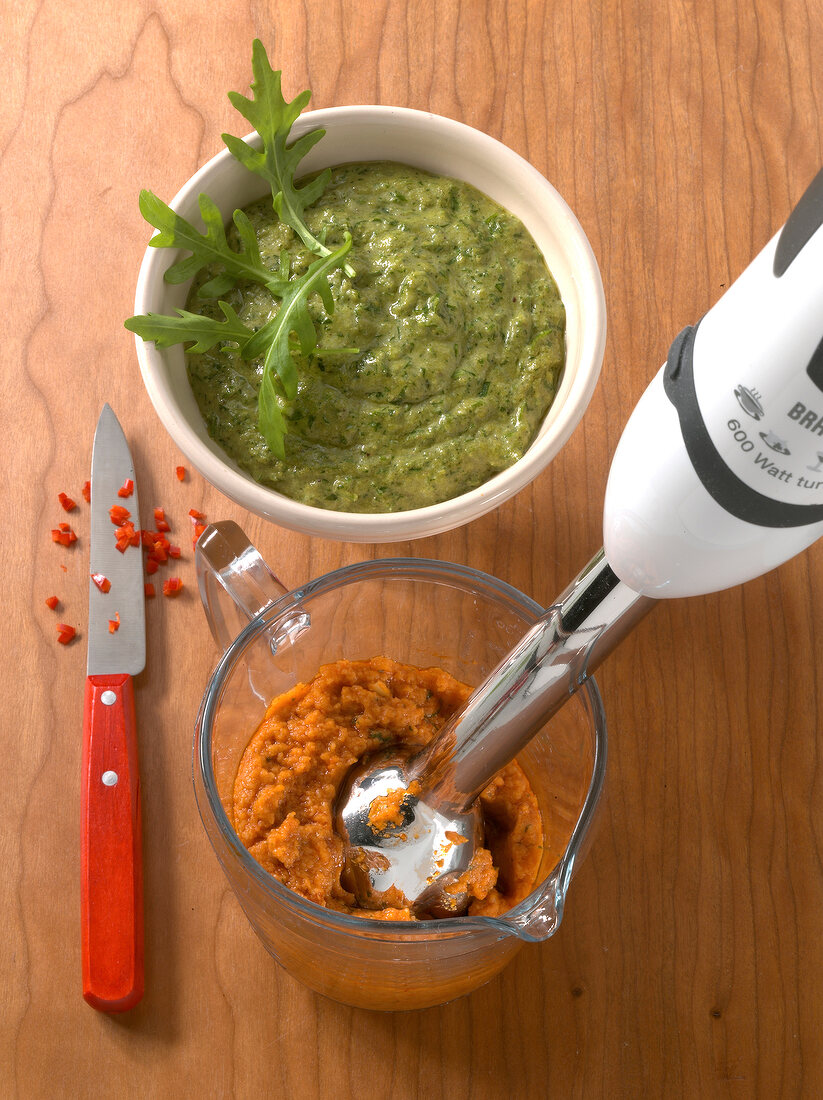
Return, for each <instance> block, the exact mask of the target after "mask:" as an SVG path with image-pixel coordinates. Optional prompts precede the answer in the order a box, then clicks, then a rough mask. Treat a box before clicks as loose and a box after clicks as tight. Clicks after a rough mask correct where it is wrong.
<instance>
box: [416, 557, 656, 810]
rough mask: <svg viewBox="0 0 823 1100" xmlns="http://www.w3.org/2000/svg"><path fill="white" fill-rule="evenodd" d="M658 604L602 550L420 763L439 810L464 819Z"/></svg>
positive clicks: (419, 773) (421, 777) (428, 794)
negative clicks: (620, 575)
mask: <svg viewBox="0 0 823 1100" xmlns="http://www.w3.org/2000/svg"><path fill="white" fill-rule="evenodd" d="M655 603H656V601H655V600H653V599H651V598H650V597H648V596H641V595H639V594H638V593H637V592H635V591H634V590H633V589H631V588H629V587H628V585H626V584H624V583H623V582H622V581H621V580H619V579H618V577H617V576H616V575H615V573H614V572H613V571H612V569H611V567H610V566H609V563H608V562H607V561H606V557H605V554H604V552H603V551H602V550H600V551H599V552H598V553H597V554H596V555H595V556H594V558H592V560H591V561H590V562H589V564H588V565H587V566H586V567H585V569H583V570H582V572H581V573H579V574H578V576H577V577H576V578H575V580H574V581H572V583H571V584H570V585H569V587H568V588H567V589H566V591H565V592H564V593H563V594H562V595H561V596H560V597H559V599H558V600H557V602H556V603H555V604H553V605H552V606H551V607H550V608H549V609H548V611H547V612H546V614H545V615H544V616H543V617H542V618H541V619H540V620H539V621H538V622H537V623H535V625H534V626H533V627H532V629H531V630H530V631H529V632H528V634H526V635H525V637H524V638H523V639H522V640H521V641H520V642H519V643H518V644H517V646H515V648H514V649H513V650H512V651H511V652H510V653H509V654H507V656H506V657H504V659H503V660H502V661H501V663H500V664H499V665H498V666H497V668H496V669H494V671H493V672H491V673H490V675H489V676H488V677H487V678H486V680H485V681H484V682H483V683H482V684H481V685H480V687H479V688H477V690H476V691H475V692H474V694H473V695H472V696H471V698H470V699H469V701H468V703H467V704H466V706H465V707H464V709H463V710H462V711H461V712H460V713H459V714H457V715H455V717H454V718H453V719H452V720H451V721H450V722H449V723H448V724H447V725H446V726H444V727H443V729H442V730H441V732H440V734H439V735H438V736H437V737H436V738H435V740H434V741H432V742H431V743H430V744H429V745H428V746H427V748H426V749H425V750H424V751H423V752H421V753H420V754H419V755H418V756H417V757H416V759H415V761H414V762H413V765H412V769H411V778H413V779H416V780H417V781H418V782H419V783H420V785H421V788H422V789H423V792H424V797H425V801H426V802H427V803H428V804H429V805H430V806H432V807H433V808H435V809H440V810H442V812H444V813H446V814H447V815H448V814H449V813H454V812H463V811H465V810H466V809H467V808H468V806H470V805H471V803H472V802H473V801H474V799H475V798H476V797H477V795H478V794H479V793H480V792H481V791H482V790H483V788H484V787H485V786H486V785H487V784H488V783H489V781H490V780H491V779H492V778H493V776H495V775H496V774H497V772H499V771H500V769H501V768H502V767H504V766H505V765H506V764H508V763H509V761H510V760H513V759H514V757H515V756H516V755H517V753H518V752H520V750H521V749H522V748H523V747H524V745H526V744H527V743H528V742H529V741H530V740H531V738H532V737H533V736H534V735H535V734H536V733H537V732H538V730H539V729H541V727H542V726H544V725H545V724H546V722H547V721H548V719H549V718H550V717H551V716H552V714H554V713H555V711H557V710H559V708H560V707H561V706H562V705H563V703H565V702H566V700H567V699H568V698H569V696H570V695H571V694H573V693H574V692H575V691H576V690H577V688H578V686H579V685H580V684H581V683H582V682H583V681H584V680H585V679H586V677H587V676H589V675H590V674H591V673H592V672H593V671H594V669H595V668H596V667H597V665H599V664H600V662H601V661H602V660H603V659H604V657H606V656H607V655H608V654H609V653H611V651H612V650H613V649H614V647H615V646H616V645H617V644H618V642H620V641H621V640H622V639H623V638H624V637H625V635H626V634H628V633H629V632H630V631H631V630H632V628H633V627H634V626H635V625H636V623H637V622H639V620H640V619H641V618H642V617H643V616H644V615H645V614H646V613H647V612H648V611H649V610H650V609H651V607H652V606H653V605H654V604H655Z"/></svg>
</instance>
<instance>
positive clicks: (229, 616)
mask: <svg viewBox="0 0 823 1100" xmlns="http://www.w3.org/2000/svg"><path fill="white" fill-rule="evenodd" d="M194 559H195V566H196V570H197V586H198V588H199V589H200V599H201V601H202V603H203V610H204V611H205V613H206V619H207V620H208V623H209V627H210V628H211V632H212V635H213V637H214V640H215V641H216V642H217V644H218V646H219V647H220V650H221V652H225V651H226V650H227V649H228V648H229V646H230V645H231V643H232V642H233V641H234V639H235V638H236V636H237V635H238V634H239V632H240V631H241V630H242V629H243V627H245V626H246V625H247V624H248V623H250V622H251V621H252V619H254V618H255V616H257V615H259V614H260V612H261V611H265V610H266V609H267V608H269V607H271V606H272V604H274V603H275V602H276V601H277V600H279V599H280V597H281V596H284V595H285V594H286V593H287V592H288V589H287V588H286V586H285V585H284V584H281V582H280V581H279V580H278V579H277V577H276V576H275V575H274V573H272V571H271V569H269V567H268V565H267V564H266V562H265V561H264V560H263V557H262V555H261V554H260V551H259V550H258V549H257V547H255V546H253V545H252V544H251V543H250V542H249V540H248V538H247V537H246V533H245V531H243V529H242V528H241V527H239V526H238V525H237V524H236V523H235V522H234V521H233V520H230V519H227V520H222V521H221V522H219V523H210V524H209V526H208V527H207V528H206V530H205V531H204V532H203V533H202V535H201V536H200V538H199V539H198V540H197V547H196V549H195V552H194Z"/></svg>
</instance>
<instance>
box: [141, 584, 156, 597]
mask: <svg viewBox="0 0 823 1100" xmlns="http://www.w3.org/2000/svg"><path fill="white" fill-rule="evenodd" d="M143 591H144V592H145V593H146V596H147V597H149V598H151V597H152V596H153V595H154V585H153V584H152V583H151V581H146V583H145V584H144V585H143Z"/></svg>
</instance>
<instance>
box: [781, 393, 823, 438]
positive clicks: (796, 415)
mask: <svg viewBox="0 0 823 1100" xmlns="http://www.w3.org/2000/svg"><path fill="white" fill-rule="evenodd" d="M789 416H790V417H791V419H792V420H796V421H797V422H798V424H799V425H800V427H801V428H806V430H807V431H810V432H814V434H815V435H823V416H819V415H818V414H817V413H816V412H815V411H814V409H807V408H806V406H805V405H804V404H803V402H802V401H798V402H797V404H796V405H795V406H794V408H792V409H789Z"/></svg>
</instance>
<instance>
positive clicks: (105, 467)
mask: <svg viewBox="0 0 823 1100" xmlns="http://www.w3.org/2000/svg"><path fill="white" fill-rule="evenodd" d="M129 480H131V481H132V482H134V465H133V463H132V459H131V454H130V453H129V447H128V444H127V442H126V437H125V435H124V434H123V429H122V428H121V427H120V423H119V421H118V419H117V417H116V416H115V415H114V413H113V412H112V410H111V408H110V407H109V406H108V405H104V406H103V411H102V412H101V413H100V419H99V420H98V422H97V430H96V432H95V434H94V450H93V452H92V461H91V539H90V553H89V572H90V573H94V574H102V575H103V576H104V577H106V578H107V579H108V581H109V582H110V583H111V588H110V589H109V591H108V592H102V591H100V589H99V588H98V587H97V585H96V584H95V582H94V581H93V580H91V579H90V580H89V631H88V639H89V653H88V664H87V673H88V675H87V677H86V694H85V704H84V714H83V773H82V796H81V830H82V832H81V844H82V849H81V890H80V894H81V920H82V954H83V997H84V998H85V999H86V1001H87V1002H88V1003H89V1004H90V1005H91V1006H92V1007H93V1008H96V1009H99V1010H101V1011H103V1012H125V1011H126V1010H127V1009H129V1008H133V1007H134V1005H136V1004H137V1002H138V1001H139V1000H140V998H141V997H142V996H143V869H142V836H141V825H140V783H139V778H138V768H137V738H136V726H135V714H134V693H133V690H132V676H134V675H136V674H137V673H138V672H140V671H142V669H143V667H144V665H145V663H146V624H145V592H144V588H143V561H142V551H141V548H140V546H128V547H127V548H126V550H125V551H124V552H123V553H121V552H120V551H119V550H118V549H117V545H116V535H115V530H116V528H115V524H113V523H112V520H111V517H110V515H109V509H110V508H111V507H112V505H115V504H119V505H122V506H123V507H125V508H127V509H128V511H129V512H130V513H131V521H132V522H133V523H134V528H135V531H138V532H139V530H140V512H139V507H138V503H137V488H136V486H135V487H134V489H133V491H132V494H131V496H128V497H119V496H118V495H117V490H118V489H120V488H121V487H122V486H123V485H124V484H125V483H126V482H127V481H129ZM116 615H119V620H120V625H119V628H118V629H117V630H116V631H114V632H113V633H112V632H111V631H110V629H109V621H110V620H115V621H116V619H115V616H116Z"/></svg>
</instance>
